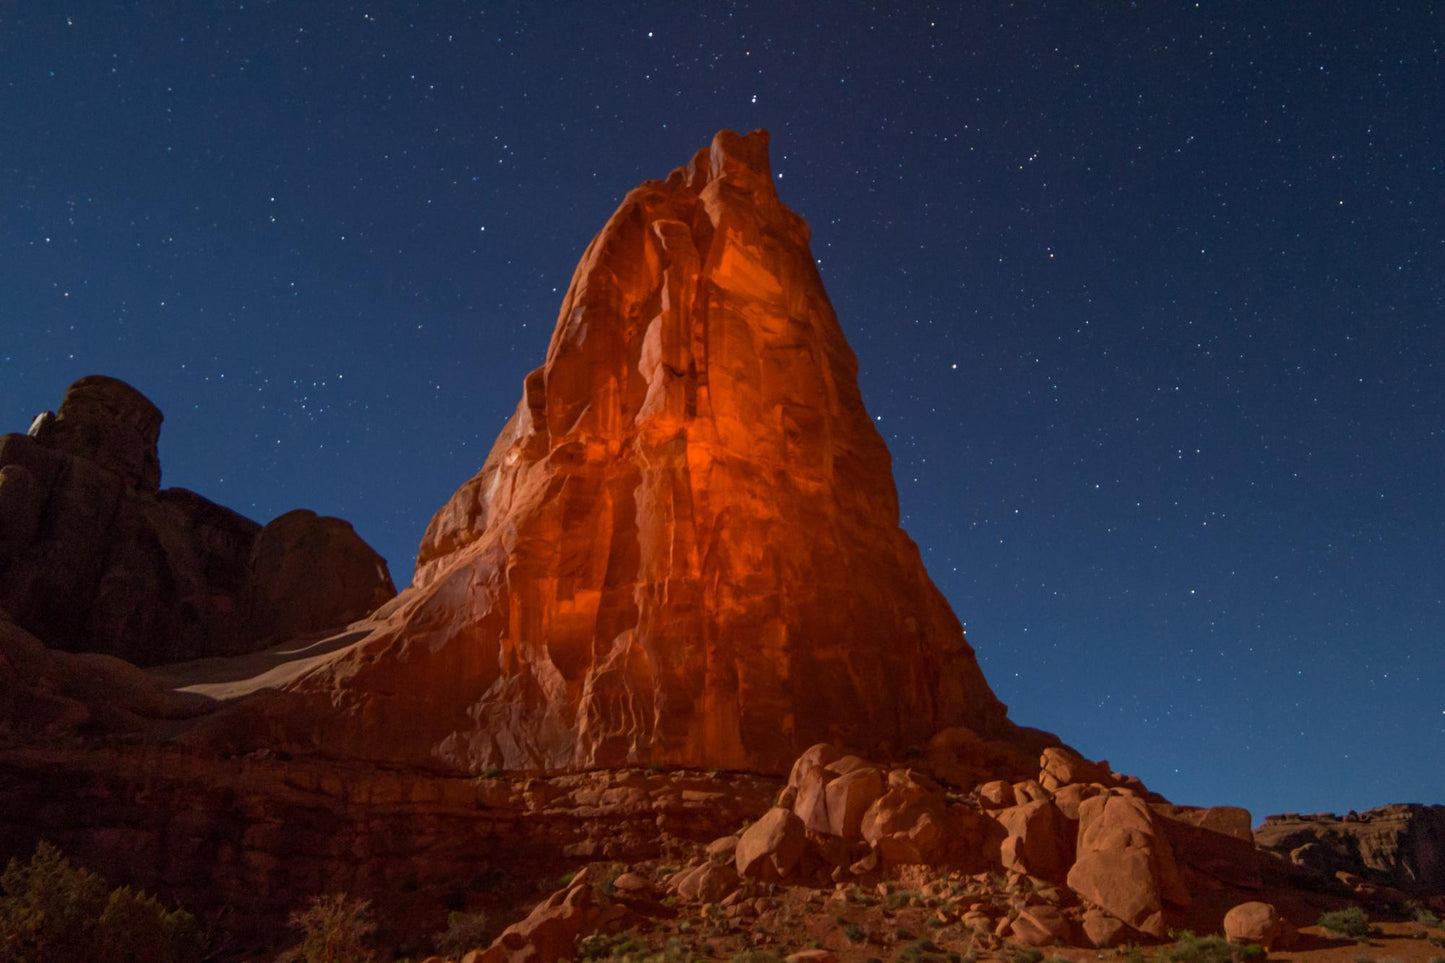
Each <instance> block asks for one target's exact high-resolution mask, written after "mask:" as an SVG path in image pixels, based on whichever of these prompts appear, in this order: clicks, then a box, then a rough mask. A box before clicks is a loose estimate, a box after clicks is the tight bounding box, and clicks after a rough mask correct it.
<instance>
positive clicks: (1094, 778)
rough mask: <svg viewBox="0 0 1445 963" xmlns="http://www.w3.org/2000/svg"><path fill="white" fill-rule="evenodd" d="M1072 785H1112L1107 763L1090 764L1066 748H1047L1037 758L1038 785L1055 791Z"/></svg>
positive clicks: (1112, 779)
mask: <svg viewBox="0 0 1445 963" xmlns="http://www.w3.org/2000/svg"><path fill="white" fill-rule="evenodd" d="M1072 783H1098V784H1100V785H1103V786H1112V785H1114V778H1113V776H1111V775H1110V772H1109V763H1108V762H1107V761H1105V762H1090V761H1089V760H1087V759H1085V758H1084V757H1083V756H1081V755H1079V754H1078V753H1077V752H1075V751H1074V750H1072V749H1070V748H1069V747H1068V746H1049V747H1048V748H1046V749H1044V751H1043V752H1042V753H1041V754H1040V756H1039V784H1040V785H1041V786H1043V787H1044V788H1045V789H1048V790H1050V791H1056V790H1058V789H1059V788H1060V787H1062V786H1067V785H1070V784H1072Z"/></svg>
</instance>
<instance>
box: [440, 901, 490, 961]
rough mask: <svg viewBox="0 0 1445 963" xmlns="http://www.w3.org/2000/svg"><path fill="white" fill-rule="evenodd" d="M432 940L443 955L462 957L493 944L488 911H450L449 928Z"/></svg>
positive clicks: (448, 916) (448, 917)
mask: <svg viewBox="0 0 1445 963" xmlns="http://www.w3.org/2000/svg"><path fill="white" fill-rule="evenodd" d="M432 942H433V943H435V944H436V951H437V952H438V953H440V954H441V955H442V956H454V957H456V958H458V959H460V958H461V957H463V956H465V955H466V954H467V953H468V952H469V951H471V950H475V949H480V948H483V947H486V946H489V945H490V944H491V942H492V926H491V921H490V920H488V918H487V914H486V913H459V912H451V913H448V914H447V928H446V929H445V930H443V931H442V932H441V933H438V934H437V936H436V938H435V939H434V940H432Z"/></svg>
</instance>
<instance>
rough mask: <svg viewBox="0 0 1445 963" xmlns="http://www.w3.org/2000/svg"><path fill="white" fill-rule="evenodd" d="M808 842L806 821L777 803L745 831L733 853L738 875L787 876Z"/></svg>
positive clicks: (779, 877) (776, 878)
mask: <svg viewBox="0 0 1445 963" xmlns="http://www.w3.org/2000/svg"><path fill="white" fill-rule="evenodd" d="M807 842H808V837H807V830H806V829H804V827H803V821H802V820H801V819H799V818H798V817H797V816H795V815H793V813H792V812H790V811H789V810H787V809H784V808H782V807H781V806H774V807H773V808H772V809H769V810H768V811H767V812H766V813H764V814H763V816H762V818H760V819H759V820H758V821H757V822H755V823H753V824H752V825H751V826H749V827H748V828H747V829H745V830H743V834H742V836H741V837H740V838H739V839H738V844H737V848H736V850H735V851H734V853H733V864H734V865H735V866H736V867H737V872H738V875H740V876H749V877H752V878H754V879H761V880H765V881H769V882H772V881H777V880H780V879H784V878H786V877H787V875H788V874H789V873H791V872H792V871H793V868H794V867H795V866H797V865H798V860H800V859H801V858H802V856H803V850H804V849H805V848H806V846H807Z"/></svg>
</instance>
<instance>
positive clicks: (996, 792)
mask: <svg viewBox="0 0 1445 963" xmlns="http://www.w3.org/2000/svg"><path fill="white" fill-rule="evenodd" d="M1018 801H1019V800H1018V794H1017V793H1015V792H1014V787H1013V783H1010V782H1008V781H1006V780H1003V779H993V780H990V781H989V782H986V783H984V784H983V785H982V786H980V787H978V802H979V805H980V806H982V807H983V808H984V809H1004V808H1006V807H1009V806H1016V805H1018Z"/></svg>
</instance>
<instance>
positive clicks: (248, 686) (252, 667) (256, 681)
mask: <svg viewBox="0 0 1445 963" xmlns="http://www.w3.org/2000/svg"><path fill="white" fill-rule="evenodd" d="M370 634H371V629H369V628H364V629H348V630H347V631H345V632H341V633H339V634H337V635H331V636H327V637H325V638H322V639H314V640H307V639H289V640H287V641H285V642H282V643H279V644H277V645H274V646H272V647H271V648H269V649H262V650H260V651H258V652H248V653H246V654H245V655H232V656H223V657H217V658H210V659H196V660H195V661H192V662H177V663H175V664H173V665H161V666H156V667H155V668H153V669H147V670H146V674H147V675H149V676H150V677H151V678H152V679H153V680H155V682H156V683H157V684H158V685H160V686H163V687H164V688H166V689H169V690H171V691H173V692H183V693H187V694H190V695H198V696H204V697H205V698H207V699H212V700H214V701H216V702H229V701H230V700H232V699H239V698H241V697H242V696H246V695H250V694H251V693H253V692H259V691H260V690H262V689H275V688H279V687H280V686H283V685H285V684H287V683H288V682H292V681H295V680H296V679H299V678H301V676H303V675H305V674H306V673H307V672H310V671H311V670H312V669H314V668H316V667H317V666H322V665H326V664H327V663H329V662H332V661H333V660H335V659H338V658H340V657H341V656H343V655H345V654H346V653H347V652H349V651H350V650H351V649H352V648H353V647H354V646H355V645H356V644H357V643H358V642H360V641H361V640H362V639H364V638H366V637H367V636H368V635H370Z"/></svg>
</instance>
